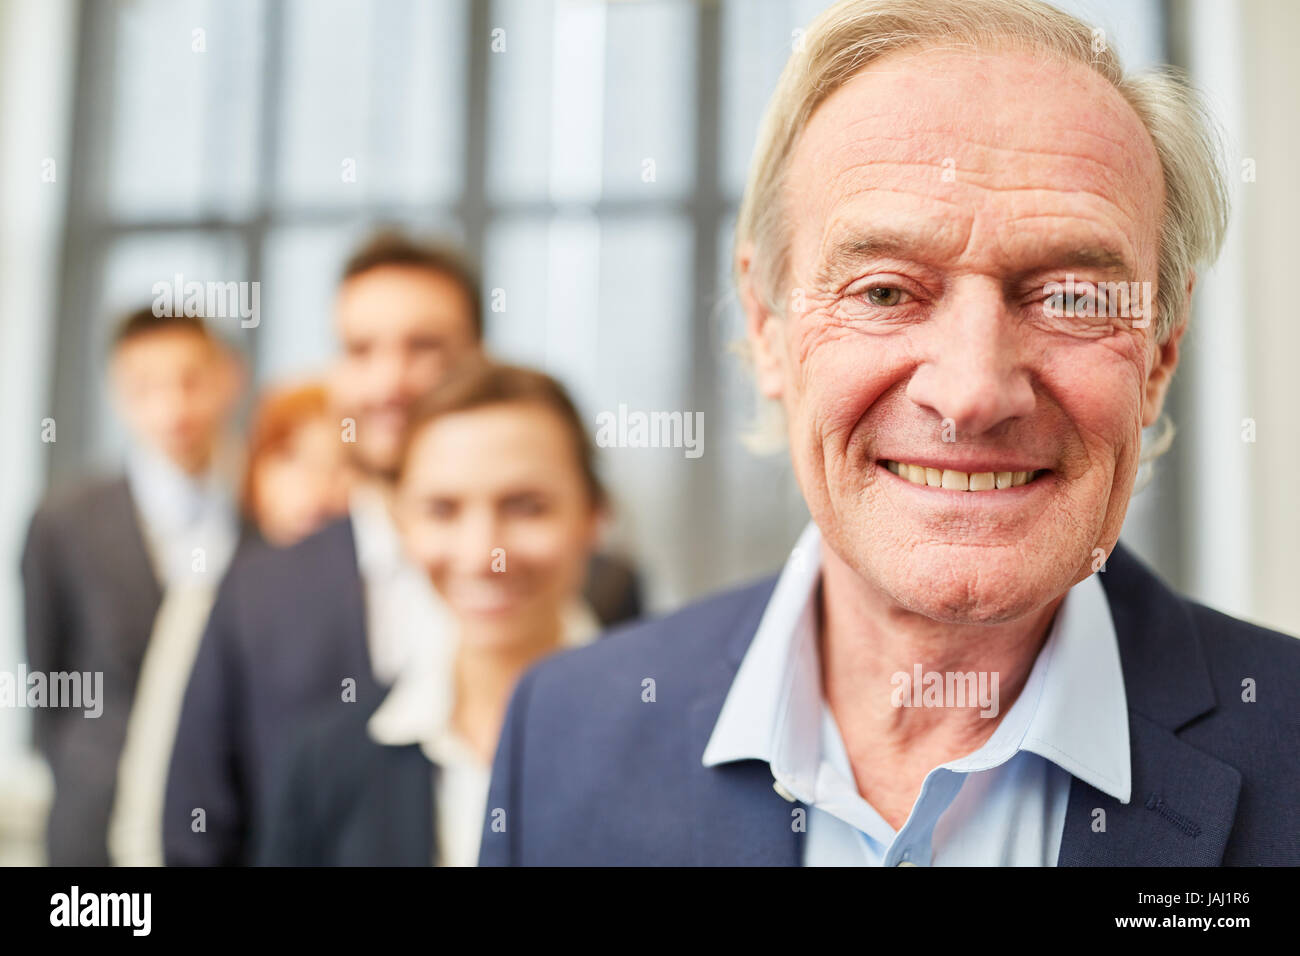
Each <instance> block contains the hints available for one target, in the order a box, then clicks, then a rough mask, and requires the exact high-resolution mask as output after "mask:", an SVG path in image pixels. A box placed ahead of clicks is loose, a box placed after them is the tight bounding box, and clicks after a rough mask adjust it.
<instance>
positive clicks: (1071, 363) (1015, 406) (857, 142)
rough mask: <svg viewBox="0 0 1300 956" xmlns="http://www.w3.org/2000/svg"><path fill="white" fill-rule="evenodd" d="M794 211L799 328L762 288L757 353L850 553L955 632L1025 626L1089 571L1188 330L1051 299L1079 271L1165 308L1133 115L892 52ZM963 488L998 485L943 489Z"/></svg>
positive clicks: (1039, 70) (830, 524)
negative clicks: (1053, 311) (1136, 285)
mask: <svg viewBox="0 0 1300 956" xmlns="http://www.w3.org/2000/svg"><path fill="white" fill-rule="evenodd" d="M785 202H786V204H787V205H786V208H787V209H789V210H791V211H792V215H791V217H790V226H789V228H790V229H791V230H792V232H791V234H790V236H791V255H790V275H789V279H788V283H787V285H786V289H787V291H788V292H789V295H788V298H787V299H786V302H785V305H786V308H785V310H784V311H785V312H786V316H785V317H784V318H781V317H776V316H772V315H769V314H768V313H766V312H765V311H764V309H763V308H762V306H760V305H758V304H757V301H756V299H755V298H754V296H752V295H751V294H749V293H748V292H747V293H746V304H747V309H748V311H749V314H750V333H751V341H752V343H753V345H754V347H755V354H756V359H757V366H758V370H759V379H760V385H761V387H762V388H763V390H764V391H765V392H766V393H767V394H768V395H769V396H770V397H775V398H780V399H781V401H782V402H783V404H784V406H785V409H786V413H787V418H788V427H789V438H790V444H791V454H792V458H793V462H794V467H795V471H796V474H797V477H798V479H799V482H800V486H801V487H802V489H803V492H804V496H805V498H806V500H807V502H808V505H809V508H810V509H811V512H812V515H813V517H814V519H815V520H816V521H817V523H818V525H819V527H820V528H821V529H822V531H823V533H824V535H825V539H826V542H827V544H828V545H829V547H830V548H831V550H832V551H833V552H834V554H835V555H836V556H837V557H838V558H839V559H840V560H842V561H843V562H845V563H846V564H847V565H848V566H849V567H850V568H852V569H853V570H854V571H855V572H856V573H857V575H858V576H859V577H860V578H861V579H862V580H863V581H864V582H865V583H866V584H867V586H868V587H869V588H871V589H873V590H874V591H876V592H878V593H880V594H882V595H883V596H884V597H885V598H886V599H888V600H889V601H890V602H892V603H893V604H895V605H898V606H901V607H904V608H906V609H908V610H910V611H913V612H916V613H920V614H924V615H925V616H927V617H930V618H932V619H935V620H941V621H949V622H953V623H995V622H1000V621H1007V620H1012V619H1015V618H1017V617H1020V616H1022V615H1024V614H1027V613H1030V612H1032V611H1034V610H1037V609H1039V608H1041V607H1043V606H1044V605H1045V604H1046V603H1047V602H1049V601H1051V600H1053V599H1054V598H1056V597H1057V596H1059V595H1060V594H1061V593H1063V592H1064V591H1065V590H1066V589H1067V588H1068V587H1070V586H1071V585H1072V584H1073V583H1075V582H1077V581H1078V580H1081V579H1082V578H1083V577H1085V576H1086V575H1087V574H1088V573H1090V571H1091V570H1092V561H1093V556H1094V549H1097V548H1100V549H1102V551H1103V552H1105V553H1109V551H1110V549H1111V547H1112V546H1113V544H1114V542H1115V541H1116V539H1117V538H1118V536H1119V531H1120V526H1121V524H1122V523H1123V519H1124V513H1125V510H1126V509H1127V506H1128V499H1129V495H1130V492H1131V490H1132V486H1133V481H1134V477H1135V474H1136V469H1137V464H1138V452H1139V446H1140V441H1141V429H1142V428H1143V427H1145V426H1147V425H1149V424H1151V423H1152V422H1154V420H1155V419H1156V417H1157V416H1158V414H1159V409H1160V404H1161V401H1162V400H1163V396H1164V391H1165V387H1166V386H1167V384H1168V380H1169V376H1170V375H1171V374H1172V372H1173V367H1174V365H1175V364H1176V362H1177V335H1175V336H1174V337H1173V338H1172V339H1171V340H1170V342H1169V343H1167V344H1166V345H1164V346H1158V345H1157V343H1156V339H1155V334H1154V330H1155V325H1154V323H1151V324H1150V325H1148V326H1146V327H1142V326H1143V319H1142V318H1132V317H1127V316H1117V317H1111V316H1106V315H1103V316H1101V317H1100V318H1098V317H1086V316H1083V315H1074V314H1068V312H1067V314H1065V315H1060V316H1049V315H1047V314H1045V309H1044V304H1045V302H1046V301H1047V300H1048V299H1049V298H1050V294H1049V291H1048V290H1047V285H1048V283H1051V282H1060V283H1062V284H1065V283H1066V282H1067V276H1068V275H1073V281H1074V282H1075V283H1076V284H1078V283H1082V282H1085V281H1091V282H1106V281H1110V282H1125V283H1127V282H1150V283H1152V286H1151V295H1152V296H1153V297H1154V295H1155V288H1154V285H1155V279H1156V268H1157V255H1158V251H1159V250H1158V228H1159V223H1160V214H1161V208H1162V203H1163V185H1162V177H1161V171H1160V165H1159V160H1158V157H1157V156H1156V153H1155V149H1154V146H1153V145H1152V143H1151V140H1150V137H1149V135H1148V134H1147V133H1146V131H1145V129H1144V128H1143V126H1142V123H1141V121H1140V120H1139V119H1138V117H1137V116H1136V114H1135V113H1134V112H1133V111H1132V110H1131V108H1129V107H1128V106H1127V105H1126V104H1125V103H1124V101H1123V99H1122V98H1121V97H1120V96H1119V95H1118V94H1117V93H1116V92H1115V91H1114V90H1113V89H1112V88H1111V87H1110V86H1109V85H1108V84H1107V83H1106V82H1105V81H1104V80H1103V79H1102V78H1101V77H1099V76H1097V75H1095V74H1094V73H1092V72H1091V71H1089V70H1088V69H1086V68H1085V67H1082V66H1064V67H1063V66H1060V65H1057V64H1054V63H1051V62H1047V61H1044V60H1043V59H1041V58H1035V57H1033V56H1031V55H1027V54H1020V53H1008V54H1002V55H973V54H969V53H952V52H943V51H938V50H929V51H920V52H903V53H900V54H895V55H894V56H891V57H888V58H886V59H885V60H882V61H880V62H879V63H877V64H874V65H873V66H872V67H871V68H870V69H868V70H867V71H865V72H863V73H862V74H860V75H858V76H856V77H855V78H854V79H852V80H851V81H849V82H848V83H847V84H845V85H844V86H843V87H842V88H840V89H839V90H837V91H836V92H835V93H834V94H833V95H832V96H831V97H829V98H828V99H827V100H826V101H825V103H823V104H822V105H821V107H820V108H819V109H818V110H817V112H816V113H815V114H814V115H813V117H812V119H811V121H810V122H809V124H808V126H807V128H806V130H805V131H804V133H803V135H802V137H801V138H800V140H799V142H798V143H797V145H796V147H795V150H794V153H793V154H792V156H791V164H790V168H789V175H788V179H787V182H786V192H785ZM746 265H747V263H746V262H745V260H744V255H743V253H742V269H743V268H745V267H746ZM1056 304H1058V305H1059V304H1060V300H1057V303H1056ZM1138 304H1140V302H1138V301H1134V302H1133V303H1131V305H1138ZM1076 305H1077V306H1079V311H1080V312H1082V311H1084V309H1083V308H1082V307H1081V306H1082V303H1081V302H1080V303H1077V304H1076ZM1179 334H1181V329H1180V332H1179ZM891 462H892V463H901V464H902V465H904V466H907V465H910V466H914V468H915V469H916V470H913V469H911V468H906V467H898V466H897V465H893V464H891ZM895 468H898V470H899V472H901V474H896V473H895V471H894V470H893V469H895ZM927 468H928V469H933V471H929V472H927V471H926V470H925V469H927ZM945 471H950V472H953V474H951V475H948V476H946V477H947V480H945V476H944V472H945ZM909 472H910V473H911V475H912V477H914V478H919V477H920V476H922V475H928V476H929V477H930V479H931V484H938V485H939V487H933V486H931V484H927V483H920V484H917V483H913V481H909V480H908V478H907V477H905V476H906V475H907V474H908V473H909ZM1017 472H1025V473H1027V474H1028V475H1029V476H1036V477H1032V480H1028V481H1027V483H1025V484H1016V485H1014V486H1013V485H1011V484H1010V483H1009V482H1008V480H1007V478H1006V473H1011V474H1012V475H1013V476H1014V475H1015V473H1017ZM958 473H961V474H958ZM999 474H1001V475H1002V478H1001V479H999V477H998V476H999ZM969 475H975V476H977V477H975V478H969V477H967V476H969ZM936 478H937V479H938V480H937V481H935V480H934V479H936ZM1011 480H1013V481H1014V480H1016V479H1015V478H1014V477H1013V478H1012V479H1011ZM922 481H924V479H922ZM970 482H973V483H974V484H975V486H977V487H979V488H981V489H983V488H984V486H985V485H986V484H992V485H993V488H992V489H991V490H965V491H963V490H954V488H951V487H944V485H950V486H955V487H966V486H967V483H970ZM998 485H1006V487H998Z"/></svg>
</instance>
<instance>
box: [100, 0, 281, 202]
mask: <svg viewBox="0 0 1300 956" xmlns="http://www.w3.org/2000/svg"><path fill="white" fill-rule="evenodd" d="M112 11H113V13H112V20H111V22H112V52H111V59H112V63H113V68H114V69H113V80H114V83H113V88H112V103H111V108H110V110H109V115H110V124H109V128H108V142H109V147H108V149H109V155H108V171H109V174H108V189H107V207H108V211H109V213H110V214H111V215H114V216H117V217H121V218H126V219H147V218H178V217H182V216H197V215H200V214H202V213H205V212H206V213H211V214H218V215H221V216H231V217H237V216H240V215H243V214H245V213H247V211H248V210H249V208H250V206H251V204H252V203H253V201H254V198H255V195H254V194H255V184H256V176H257V170H256V163H257V158H258V157H257V151H258V145H259V143H258V135H257V134H258V109H259V107H258V101H259V98H260V96H261V89H260V84H261V79H262V77H261V69H262V41H263V36H264V33H265V29H264V20H263V16H264V13H263V4H262V0H228V2H218V0H181V2H176V0H133V2H130V3H118V4H115V5H114V6H113V8H112Z"/></svg>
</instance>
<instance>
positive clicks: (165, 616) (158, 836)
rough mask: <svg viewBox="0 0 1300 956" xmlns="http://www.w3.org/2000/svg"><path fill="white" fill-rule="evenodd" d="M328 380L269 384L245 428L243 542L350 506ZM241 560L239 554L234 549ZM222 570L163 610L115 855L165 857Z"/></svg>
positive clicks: (144, 673) (139, 692) (118, 860)
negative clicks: (187, 711)
mask: <svg viewBox="0 0 1300 956" xmlns="http://www.w3.org/2000/svg"><path fill="white" fill-rule="evenodd" d="M343 447H344V446H343V445H342V443H341V442H339V440H338V429H337V425H336V424H335V415H334V411H333V409H332V408H331V407H330V404H329V395H328V392H327V390H326V389H325V387H324V386H323V385H321V384H319V383H316V382H311V383H306V384H296V385H287V386H273V387H272V388H270V389H269V390H268V391H267V392H266V393H265V394H263V395H262V396H261V398H260V399H259V401H258V403H257V407H256V409H255V411H254V414H253V421H252V425H251V427H250V429H249V435H248V443H247V454H246V456H245V463H244V478H243V489H242V492H241V494H240V508H241V511H242V514H243V516H244V519H245V520H244V536H243V538H242V539H241V544H240V550H241V551H242V550H243V549H245V548H250V547H256V546H257V545H258V543H259V542H265V543H266V544H269V545H271V546H275V547H288V546H289V545H292V544H295V543H297V542H298V541H301V540H303V539H304V538H306V537H307V536H308V535H311V534H314V533H315V532H317V531H319V530H320V529H321V528H322V527H324V526H325V524H327V523H328V522H330V521H332V520H334V519H336V518H338V517H339V516H340V515H342V514H344V513H346V511H347V487H348V469H347V463H346V459H345V456H344V453H343ZM235 560H238V559H237V558H236V559H235ZM217 583H218V581H217V579H216V578H215V577H214V576H212V575H206V576H199V575H192V576H191V579H190V580H189V582H188V586H186V587H184V588H180V587H174V588H172V589H171V590H170V591H169V592H168V597H167V599H166V600H165V601H164V602H163V607H162V609H161V610H160V611H159V613H158V619H157V621H156V623H155V624H154V635H153V638H152V639H151V640H150V642H149V650H148V652H147V653H146V654H145V657H144V662H143V663H142V664H141V665H140V678H139V682H138V684H137V686H136V693H135V701H134V703H133V704H132V706H131V719H130V721H129V723H128V724H127V732H126V742H125V743H124V744H123V747H122V757H121V760H120V761H119V762H118V770H117V795H116V798H115V799H114V801H113V813H112V817H111V818H110V821H109V831H108V848H109V855H110V858H111V860H112V862H113V863H114V865H118V866H161V865H162V863H163V848H162V819H163V797H164V794H165V792H166V788H167V771H168V767H169V765H170V763H171V755H172V746H173V744H174V743H175V738H176V725H177V722H178V721H179V720H180V710H181V703H182V701H183V699H184V696H185V688H186V685H187V684H188V683H189V678H190V673H191V671H192V669H193V667H194V658H195V656H196V655H197V653H198V649H199V642H200V640H201V639H202V636H203V630H204V627H205V626H206V625H207V622H208V616H209V615H210V614H211V612H212V602H213V601H214V600H215V599H216V591H217Z"/></svg>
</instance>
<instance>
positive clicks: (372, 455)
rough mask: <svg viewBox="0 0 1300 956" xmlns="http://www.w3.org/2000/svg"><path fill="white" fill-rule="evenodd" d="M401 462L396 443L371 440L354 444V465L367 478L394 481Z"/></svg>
mask: <svg viewBox="0 0 1300 956" xmlns="http://www.w3.org/2000/svg"><path fill="white" fill-rule="evenodd" d="M400 463H401V462H400V451H399V449H398V447H397V445H396V444H395V443H389V442H376V441H370V442H367V443H365V444H362V443H360V442H358V443H357V444H355V445H353V446H352V465H353V467H354V468H356V470H357V471H359V472H361V474H363V475H365V476H366V477H367V478H374V479H378V480H381V481H394V480H396V478H397V469H398V466H399V465H400Z"/></svg>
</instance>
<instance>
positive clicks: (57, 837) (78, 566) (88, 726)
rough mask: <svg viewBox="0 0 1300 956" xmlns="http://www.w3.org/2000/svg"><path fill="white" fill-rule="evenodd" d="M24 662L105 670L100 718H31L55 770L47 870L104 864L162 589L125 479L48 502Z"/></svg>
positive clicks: (38, 525) (31, 532) (35, 551)
mask: <svg viewBox="0 0 1300 956" xmlns="http://www.w3.org/2000/svg"><path fill="white" fill-rule="evenodd" d="M22 576H23V589H24V598H25V601H24V603H25V611H26V633H27V666H28V670H29V671H33V672H43V673H46V674H48V673H50V672H57V671H81V672H92V673H94V672H102V673H103V675H104V678H103V713H102V714H101V715H100V716H99V717H96V718H89V717H86V716H84V712H83V711H82V710H80V709H66V708H64V709H55V708H40V709H36V710H33V711H32V720H33V731H34V738H35V743H36V746H37V749H39V750H40V751H41V753H42V754H43V755H44V756H45V759H46V760H47V761H48V762H49V765H50V769H51V771H52V772H53V775H54V803H53V805H52V807H51V808H50V816H49V822H48V828H47V834H46V846H47V852H48V861H49V863H50V864H51V865H52V866H68V865H77V866H107V865H108V862H109V860H108V819H109V814H110V812H111V811H112V806H113V795H114V792H115V790H116V785H117V762H118V758H119V757H120V756H121V752H122V745H123V742H124V741H125V739H126V724H127V719H128V718H129V716H130V713H131V701H132V699H133V698H134V695H135V685H136V681H137V680H138V678H139V676H140V664H141V662H142V660H143V658H144V651H145V647H146V645H147V644H148V642H149V635H150V633H151V631H152V630H153V620H154V616H155V615H156V614H157V613H158V607H159V605H160V604H161V603H162V592H161V590H160V588H159V585H158V581H157V579H156V577H155V576H154V571H153V567H152V565H151V564H150V561H149V556H148V552H147V551H146V548H145V543H144V538H143V537H142V535H141V531H140V526H139V523H138V519H137V517H136V513H135V504H134V502H133V501H132V498H131V492H130V490H129V488H128V486H127V483H126V479H125V478H120V477H119V478H114V479H108V480H101V481H96V482H93V483H90V484H87V485H84V486H82V487H80V488H77V489H75V490H73V491H70V492H67V493H63V494H60V495H56V496H53V497H51V498H49V499H47V501H46V502H44V503H43V504H42V505H41V507H40V508H39V509H38V510H37V512H36V514H35V515H34V516H33V517H32V521H31V525H30V527H29V529H28V533H27V543H26V546H25V547H24V550H23V557H22Z"/></svg>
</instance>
